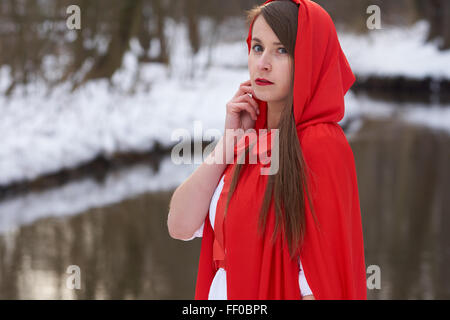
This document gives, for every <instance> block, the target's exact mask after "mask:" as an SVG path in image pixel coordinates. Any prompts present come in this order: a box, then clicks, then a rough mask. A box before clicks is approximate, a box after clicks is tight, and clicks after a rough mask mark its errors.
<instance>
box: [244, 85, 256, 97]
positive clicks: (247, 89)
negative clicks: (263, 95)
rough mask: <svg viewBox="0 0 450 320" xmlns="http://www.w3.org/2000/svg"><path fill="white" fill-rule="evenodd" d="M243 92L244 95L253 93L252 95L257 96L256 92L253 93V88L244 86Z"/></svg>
mask: <svg viewBox="0 0 450 320" xmlns="http://www.w3.org/2000/svg"><path fill="white" fill-rule="evenodd" d="M241 91H242V92H243V93H251V94H252V95H254V94H255V91H253V88H252V86H242V87H241Z"/></svg>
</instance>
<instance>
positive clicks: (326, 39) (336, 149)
mask: <svg viewBox="0 0 450 320" xmlns="http://www.w3.org/2000/svg"><path fill="white" fill-rule="evenodd" d="M271 1H272V0H269V1H266V2H265V3H268V2H271ZM292 1H293V2H295V3H297V4H299V5H300V6H299V12H298V30H297V39H296V46H295V76H294V101H293V103H294V116H295V120H296V125H297V135H298V138H299V142H300V146H301V149H302V153H303V157H304V160H305V162H306V164H307V166H308V167H309V171H308V172H307V176H308V186H309V190H310V192H311V196H312V201H313V205H314V209H315V213H316V216H317V219H318V222H319V225H320V230H319V229H318V228H317V225H316V224H315V222H314V220H313V217H312V214H311V211H310V207H309V203H308V201H306V234H305V239H304V244H303V246H302V248H301V251H299V252H298V253H299V255H300V259H301V262H302V266H303V269H304V272H305V277H306V280H307V282H308V284H309V286H310V288H311V291H312V293H313V294H314V296H315V298H316V299H318V300H319V299H367V291H366V270H365V262H364V244H363V234H362V225H361V212H360V205H359V196H358V186H357V177H356V170H355V163H354V157H353V153H352V150H351V148H350V145H349V144H348V141H347V139H346V137H345V135H344V132H343V130H342V129H341V127H340V126H339V125H338V124H337V122H339V121H340V120H341V119H342V117H343V116H344V95H345V93H346V92H347V91H348V89H349V88H350V87H351V85H352V84H353V83H354V81H355V76H354V75H353V73H352V71H351V69H350V66H349V64H348V62H347V59H346V57H345V55H344V53H343V51H342V49H341V47H340V44H339V41H338V37H337V34H336V30H335V27H334V24H333V22H332V20H331V18H330V16H329V15H328V13H327V12H326V11H325V10H324V9H323V8H322V7H320V6H319V5H318V4H316V3H314V2H312V1H309V0H292ZM252 24H253V23H252ZM251 29H252V25H250V29H249V34H248V38H247V45H248V50H249V52H250V48H251V46H250V40H251ZM256 100H257V102H258V104H259V107H260V115H259V117H258V119H257V121H256V123H255V130H256V131H257V132H259V129H262V128H267V125H266V121H267V103H266V102H265V101H261V100H258V99H256ZM235 150H237V148H236V149H235ZM259 150H260V149H259ZM261 166H263V165H262V164H261V163H258V164H249V165H245V169H244V168H243V170H242V171H241V176H240V179H239V182H238V184H237V186H236V189H235V192H234V194H233V196H232V198H231V200H230V204H229V208H228V213H227V216H226V219H225V220H223V210H224V207H225V202H226V195H227V192H228V190H229V187H230V182H231V176H232V173H233V169H234V168H235V165H234V164H230V165H228V166H227V168H226V170H225V174H226V176H225V179H224V187H223V190H222V193H221V195H220V198H219V201H218V204H217V209H216V218H215V220H216V221H215V228H214V229H215V230H216V235H214V231H213V229H212V228H211V225H210V221H209V214H208V215H207V216H206V219H205V224H204V229H203V238H202V245H201V252H200V260H199V267H198V275H197V284H196V291H195V299H208V293H209V289H210V286H211V282H212V280H213V278H214V275H215V272H216V270H217V269H216V266H215V263H214V256H215V258H216V259H217V257H222V258H224V257H225V258H226V273H227V298H228V299H229V300H233V299H301V294H300V289H299V283H298V276H299V266H298V261H297V259H290V256H289V251H288V246H287V242H286V241H285V240H284V232H282V233H281V235H282V236H278V238H277V240H276V242H275V244H274V245H273V246H272V245H271V242H270V240H271V236H272V232H273V230H274V226H275V210H274V202H273V200H272V202H271V206H270V207H269V214H268V219H267V225H266V229H265V234H264V236H263V237H259V236H258V234H257V225H258V218H259V212H260V211H259V208H260V206H261V203H262V199H263V196H264V191H265V188H266V183H267V179H268V176H267V175H262V174H261V173H260V169H261ZM305 199H307V198H306V195H305ZM282 231H283V230H282ZM215 236H216V237H215ZM214 247H216V248H215V250H213V248H214ZM213 251H214V252H213ZM225 253H226V255H225ZM213 254H214V256H213Z"/></svg>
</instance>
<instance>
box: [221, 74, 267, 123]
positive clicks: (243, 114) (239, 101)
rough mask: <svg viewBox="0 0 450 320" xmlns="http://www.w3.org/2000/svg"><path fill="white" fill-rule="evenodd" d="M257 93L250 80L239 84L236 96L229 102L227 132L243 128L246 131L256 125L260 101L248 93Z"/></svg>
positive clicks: (226, 120) (226, 121) (226, 119)
mask: <svg viewBox="0 0 450 320" xmlns="http://www.w3.org/2000/svg"><path fill="white" fill-rule="evenodd" d="M249 93H250V94H252V96H253V95H255V93H254V91H253V89H252V86H251V82H250V80H247V81H245V82H243V83H241V85H240V86H239V89H238V91H237V92H236V94H235V95H234V97H233V98H232V99H231V100H230V101H229V102H228V103H227V114H226V118H225V132H226V130H227V129H233V130H236V129H243V130H244V131H246V130H247V129H249V128H253V127H254V126H255V121H256V119H257V117H258V114H259V107H258V103H257V102H256V100H255V99H253V98H252V97H250V96H249V95H248V94H249Z"/></svg>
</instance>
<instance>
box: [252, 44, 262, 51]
mask: <svg viewBox="0 0 450 320" xmlns="http://www.w3.org/2000/svg"><path fill="white" fill-rule="evenodd" d="M256 47H261V46H260V45H259V44H255V45H254V46H253V50H255V51H258V50H256V49H255V48H256Z"/></svg>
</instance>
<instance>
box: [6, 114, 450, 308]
mask: <svg viewBox="0 0 450 320" xmlns="http://www.w3.org/2000/svg"><path fill="white" fill-rule="evenodd" d="M449 140H450V137H449V136H448V134H445V133H442V132H438V131H432V130H431V129H426V128H419V127H416V126H413V125H406V124H400V123H398V122H380V121H367V122H364V124H363V125H362V127H361V129H360V131H359V132H358V133H357V134H353V135H352V139H351V145H352V148H353V152H354V155H355V161H356V165H357V172H358V183H359V192H360V199H361V209H362V210H361V211H362V215H363V217H362V218H363V228H364V237H365V250H366V251H365V253H366V265H367V266H369V265H378V266H379V267H380V269H381V289H379V290H377V289H373V290H368V297H369V299H393V298H394V299H432V298H441V299H445V298H447V299H448V298H450V289H449V288H450V279H449V276H448V275H447V274H446V272H445V271H446V266H447V265H448V263H449V262H450V261H449V260H450V246H449V244H450V241H449V240H450V239H449V235H448V234H446V232H445V231H446V229H448V226H449V212H448V211H449V209H448V208H449V206H448V200H447V199H446V198H445V195H446V192H448V190H449V187H450V186H449V183H450V172H449V168H448V163H449V160H450V144H449ZM128 170H129V171H127V172H128V173H127V174H126V173H125V172H121V173H114V175H113V176H114V179H113V178H112V177H111V178H107V179H106V180H105V181H104V182H103V184H97V185H93V186H91V188H86V187H81V188H76V187H74V186H73V185H72V186H71V187H72V188H73V189H70V190H72V191H71V192H69V193H67V189H64V188H69V186H63V187H61V188H60V190H52V191H46V192H43V193H41V194H33V195H24V196H21V197H20V198H18V199H10V200H7V201H6V200H5V201H4V202H1V203H0V218H1V220H0V224H1V226H0V227H1V235H0V298H2V299H27V298H29V299H46V298H49V299H191V298H193V296H194V287H195V277H196V271H197V263H198V257H199V253H200V252H199V250H200V243H201V239H196V240H193V241H189V242H184V241H178V240H173V239H171V238H170V237H169V235H168V232H167V226H166V220H167V213H168V205H169V200H170V196H171V194H172V192H173V189H174V188H175V187H176V185H178V184H179V183H180V182H181V181H183V180H184V179H185V178H186V177H187V176H188V175H189V174H190V172H192V170H193V166H187V165H185V166H174V165H171V164H170V158H168V159H165V161H164V162H163V163H162V164H161V168H160V172H159V173H158V175H152V174H151V173H145V170H142V168H139V169H136V168H135V169H133V168H130V169H128ZM135 170H138V171H135ZM175 170H177V171H175ZM133 172H134V173H133ZM136 172H140V174H138V175H136ZM130 177H134V178H133V179H131V178H130ZM147 180H148V183H144V182H143V181H147ZM139 181H141V182H139ZM63 190H66V192H63ZM83 190H84V191H83ZM124 190H125V191H126V190H128V191H129V193H128V196H127V197H125V195H127V193H126V192H124ZM157 190H159V191H157ZM48 192H50V193H51V194H52V195H53V196H51V197H50V196H48ZM108 195H109V196H108ZM56 199H65V200H64V201H57V200H56ZM93 199H94V200H97V201H94V200H93ZM83 201H84V205H83ZM18 203H20V204H21V205H18ZM93 206H96V207H97V208H92V207H93ZM65 207H70V208H74V207H76V208H79V209H78V212H69V213H70V214H69V213H67V210H66V209H65ZM39 208H40V209H39ZM42 208H44V209H42ZM89 208H90V209H89ZM69 211H70V210H69ZM72 211H73V210H72ZM55 213H56V214H55ZM52 215H59V216H58V217H55V216H52ZM11 216H13V217H11ZM14 217H18V218H17V219H14ZM13 222H14V223H13ZM70 265H77V266H79V268H80V272H81V273H80V276H81V277H80V280H81V289H79V290H77V289H69V288H67V286H66V280H67V279H68V278H69V276H70V275H69V274H68V273H66V270H67V268H68V267H69V266H70Z"/></svg>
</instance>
